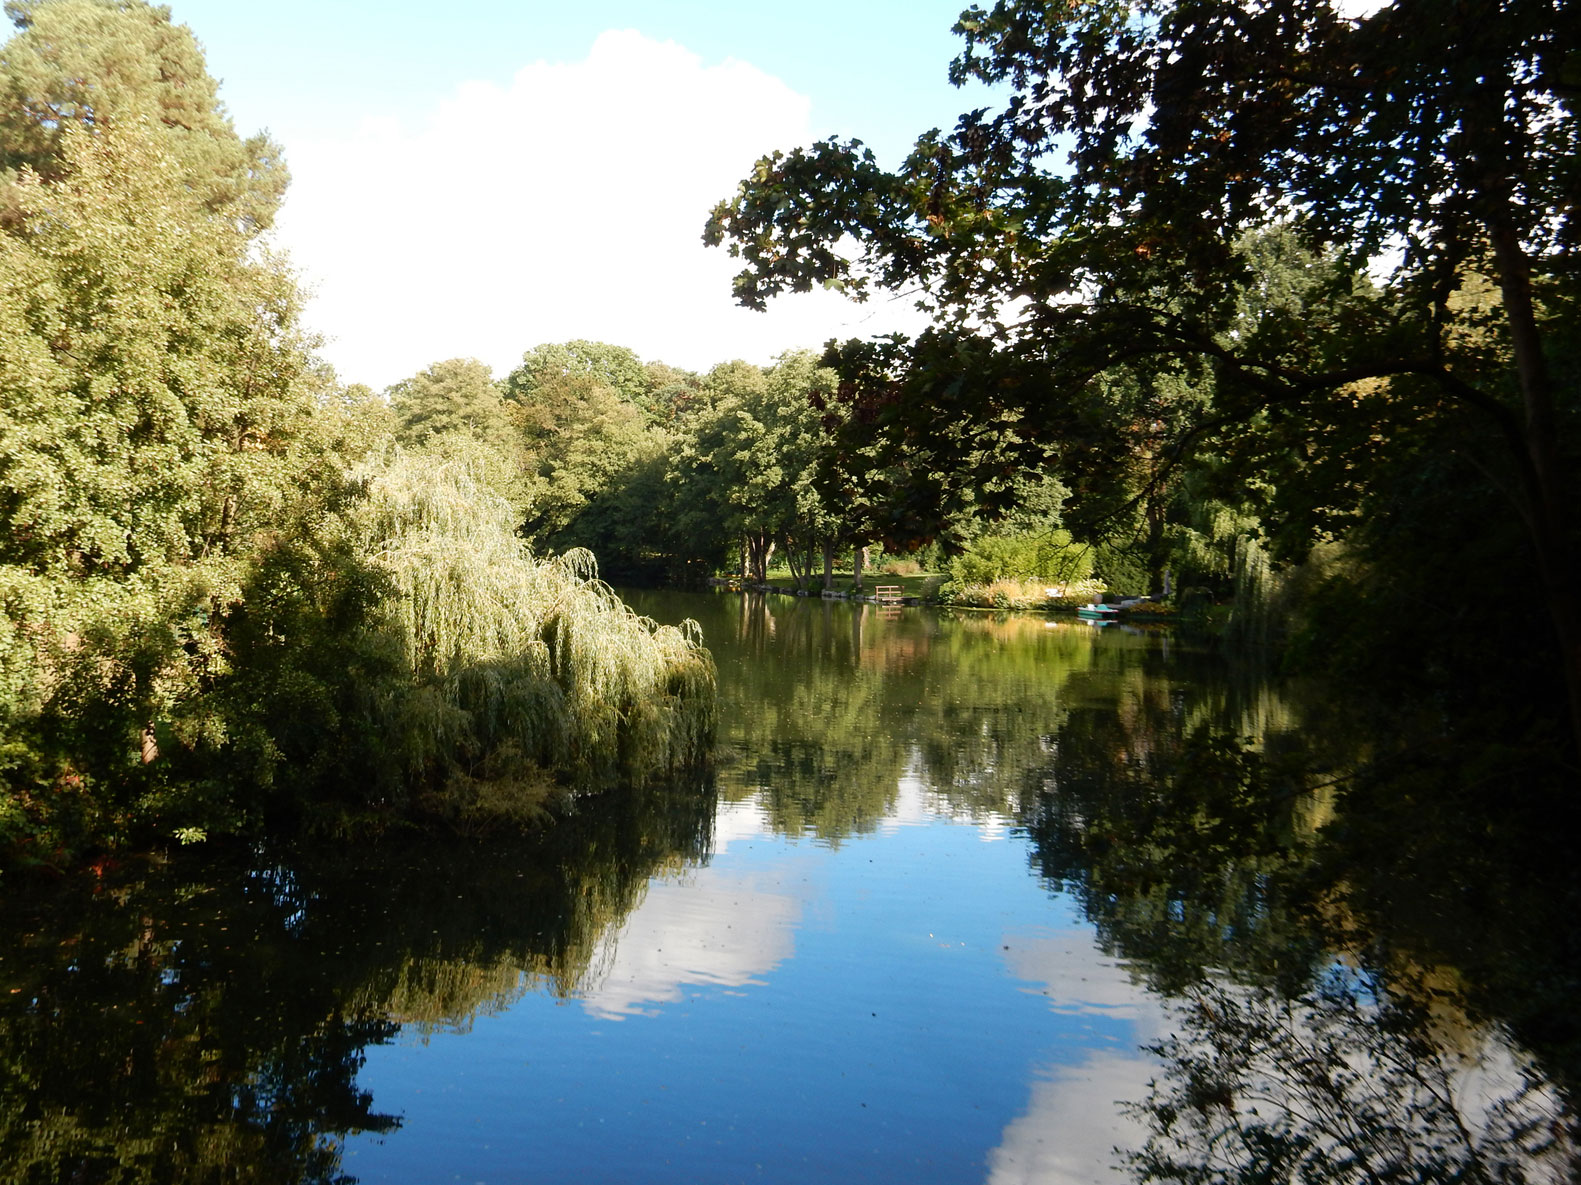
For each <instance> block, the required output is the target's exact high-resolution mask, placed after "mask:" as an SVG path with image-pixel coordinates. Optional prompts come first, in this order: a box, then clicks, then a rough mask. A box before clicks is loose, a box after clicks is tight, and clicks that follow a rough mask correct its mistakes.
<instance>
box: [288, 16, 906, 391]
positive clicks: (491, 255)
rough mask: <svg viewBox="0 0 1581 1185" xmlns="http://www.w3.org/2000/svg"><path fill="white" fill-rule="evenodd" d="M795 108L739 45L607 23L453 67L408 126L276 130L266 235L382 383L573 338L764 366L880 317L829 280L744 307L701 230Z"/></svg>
mask: <svg viewBox="0 0 1581 1185" xmlns="http://www.w3.org/2000/svg"><path fill="white" fill-rule="evenodd" d="M810 108H811V104H810V101H809V100H808V99H807V98H806V97H805V96H803V95H799V94H796V93H795V92H793V91H792V90H791V89H790V88H789V87H787V86H786V85H785V84H784V83H783V82H781V81H779V80H778V79H776V78H773V77H770V76H769V75H767V74H765V73H764V72H762V71H761V70H758V69H756V68H755V67H753V66H751V65H749V64H746V63H744V62H738V61H726V62H724V63H721V64H718V65H704V64H703V62H702V60H701V59H700V58H699V57H697V55H695V54H693V53H691V52H690V51H688V50H686V49H684V48H682V47H681V46H678V45H676V44H674V43H673V42H664V43H660V42H655V41H652V40H650V39H648V38H646V37H644V36H642V35H641V34H639V33H635V32H631V31H624V32H606V33H604V34H602V35H601V36H600V37H599V38H598V40H597V41H596V42H595V43H594V45H593V47H592V49H591V51H590V52H589V54H588V56H587V57H586V58H585V59H584V60H582V61H579V62H569V63H567V62H543V61H540V62H535V63H532V64H531V65H528V66H525V67H523V68H522V69H521V70H520V71H518V72H517V74H516V75H515V77H514V78H513V79H512V80H511V81H510V83H509V84H508V85H503V86H502V85H498V84H496V83H492V82H480V81H472V82H464V83H461V84H460V85H458V86H457V87H456V88H455V89H454V91H453V92H452V93H451V94H450V96H449V97H448V98H446V99H445V100H444V101H443V102H442V103H441V104H440V105H439V106H438V107H437V108H436V109H435V110H434V111H433V112H432V113H431V114H430V115H429V116H428V117H427V118H426V119H424V120H422V121H421V122H420V124H419V125H417V126H412V125H409V124H402V123H400V122H397V121H392V120H389V119H371V118H370V119H367V120H364V121H363V122H362V123H361V124H360V125H359V126H358V128H357V129H356V131H355V132H354V133H351V134H348V135H326V136H325V137H323V138H319V139H313V140H307V141H303V140H296V141H293V142H290V143H287V144H286V152H287V158H288V160H289V163H290V165H291V169H292V173H293V176H294V179H295V180H294V183H293V185H292V190H291V194H290V196H289V197H288V199H287V202H286V207H285V209H284V210H283V212H282V214H281V218H280V233H279V238H280V242H281V244H282V245H283V246H285V247H286V248H287V249H288V250H290V252H291V254H292V256H293V258H294V260H295V262H296V264H297V266H298V267H299V268H301V269H302V271H303V272H304V273H305V275H306V278H307V279H308V281H309V282H310V283H311V284H313V285H314V287H315V290H316V297H315V299H314V301H313V303H312V304H311V306H310V308H309V314H308V316H309V320H310V322H311V323H312V324H313V325H314V326H315V328H317V329H319V330H320V331H321V332H323V333H325V334H327V335H329V336H330V337H331V338H332V339H333V340H332V341H331V342H330V344H329V345H328V346H327V347H326V349H325V351H324V353H325V356H326V357H327V358H328V359H329V360H330V361H331V362H332V363H333V364H334V365H335V366H336V368H337V369H338V370H339V371H340V372H341V375H342V377H343V378H345V379H346V380H348V381H362V382H367V383H370V384H372V385H374V386H376V387H382V386H385V385H387V384H389V383H391V382H394V381H396V380H398V379H400V378H403V377H405V376H407V375H409V374H412V373H414V372H416V371H417V370H419V369H421V368H422V367H424V366H426V365H428V364H430V363H432V362H435V361H438V360H440V359H443V358H448V357H454V356H475V357H478V358H481V359H482V360H483V361H485V362H488V363H489V364H490V365H492V366H494V367H495V369H496V371H497V372H501V373H503V372H504V371H506V370H508V369H509V368H510V367H511V366H513V365H514V364H515V363H516V361H517V360H519V358H520V356H521V353H522V351H523V350H525V349H527V348H529V347H531V346H533V345H536V344H538V343H540V342H545V341H562V340H567V339H570V338H576V337H585V338H594V339H600V340H606V341H612V342H615V343H617V344H621V345H626V346H630V347H631V348H633V349H635V350H636V351H637V352H638V353H639V354H641V355H642V356H643V357H644V358H649V359H653V358H658V359H662V360H664V361H667V362H671V363H673V364H675V365H680V366H687V367H692V368H697V369H701V368H705V367H707V366H709V365H712V364H713V363H714V362H718V361H724V360H727V359H729V358H734V357H746V358H748V359H750V360H753V361H759V362H763V361H767V360H768V358H769V357H771V356H772V355H773V354H775V353H778V352H780V351H781V350H784V349H788V348H793V347H796V346H814V347H815V346H817V345H820V344H821V343H822V342H823V340H824V339H825V338H827V337H829V336H836V335H854V334H862V333H868V332H877V331H879V330H880V329H883V328H888V325H887V324H883V323H878V322H877V318H874V317H873V315H872V314H873V307H869V308H862V307H858V306H853V305H851V304H849V303H848V302H846V301H844V300H843V299H842V298H839V297H837V296H836V295H834V294H831V293H816V294H812V295H809V296H807V297H795V298H788V299H786V300H783V301H781V302H778V304H777V306H776V307H775V308H774V309H771V311H770V312H769V313H768V314H767V315H759V314H753V313H749V312H747V311H746V310H742V309H738V308H736V307H735V306H734V305H733V304H732V302H731V300H730V295H729V278H730V276H731V274H732V273H733V272H734V271H735V270H736V267H737V265H736V263H735V261H733V260H731V259H730V258H729V257H728V256H727V255H726V254H725V252H724V251H722V250H718V249H712V250H711V249H708V248H705V247H704V246H703V245H702V242H701V233H702V228H703V223H704V221H705V219H706V218H707V215H708V211H709V209H710V208H711V207H712V206H713V204H714V203H715V202H717V201H718V200H720V199H721V198H723V197H725V196H727V195H728V194H730V193H731V192H733V191H734V188H735V185H736V183H737V182H738V181H739V180H740V178H741V177H742V176H744V175H745V173H746V172H747V171H748V169H749V168H750V167H751V164H752V162H753V161H754V160H756V159H757V157H758V156H760V155H762V154H764V153H765V152H767V151H769V150H770V149H772V148H776V147H778V148H786V147H790V146H793V145H795V144H798V143H805V142H807V141H809V140H810V139H811V136H810V134H809V114H810ZM897 313H899V310H898V309H897V307H896V306H895V305H889V306H887V308H884V309H881V310H880V311H879V313H878V317H884V316H886V315H887V316H890V317H891V318H893V316H895V315H896V314H897Z"/></svg>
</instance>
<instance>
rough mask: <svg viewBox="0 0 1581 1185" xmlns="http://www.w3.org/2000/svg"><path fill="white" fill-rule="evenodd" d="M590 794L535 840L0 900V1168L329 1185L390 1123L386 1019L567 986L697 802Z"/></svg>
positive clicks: (163, 869)
mask: <svg viewBox="0 0 1581 1185" xmlns="http://www.w3.org/2000/svg"><path fill="white" fill-rule="evenodd" d="M596 805H597V804H589V809H585V810H583V811H582V812H581V813H580V814H579V815H578V816H577V817H576V818H575V819H573V820H571V821H570V822H568V823H567V824H566V825H565V827H564V828H562V829H559V830H556V831H555V832H553V833H551V834H550V835H548V836H546V837H545V838H544V839H542V840H541V841H538V842H514V843H496V844H492V845H490V846H489V847H488V848H486V849H480V848H479V847H478V846H477V845H466V846H462V845H460V844H455V843H435V842H433V841H431V840H430V841H425V842H423V843H421V844H392V845H388V846H386V847H383V848H381V849H379V850H377V851H362V850H353V851H346V850H335V851H312V850H307V849H293V850H291V851H287V852H279V853H271V854H269V855H268V856H267V858H261V857H263V855H264V854H263V853H232V854H231V855H230V856H229V857H222V858H220V859H219V860H218V861H216V858H215V856H214V855H213V854H209V855H207V857H206V859H204V860H203V861H202V862H201V863H200V862H199V861H198V860H197V859H196V858H194V856H193V855H192V854H190V853H188V854H186V855H185V858H183V859H178V860H176V861H174V862H170V863H159V862H156V863H150V864H144V865H138V866H133V867H125V868H119V869H108V870H105V871H104V872H103V875H102V877H101V878H98V879H94V880H92V881H88V882H84V883H71V884H67V885H63V886H58V887H54V888H52V889H39V890H35V891H34V892H32V893H29V894H21V895H18V894H15V893H13V894H12V895H11V896H10V897H9V898H8V899H7V900H6V901H5V902H4V905H3V909H0V926H3V928H4V933H5V934H6V937H7V941H6V943H5V944H4V946H3V948H0V949H3V950H4V955H3V960H0V969H3V971H0V976H3V978H0V985H3V988H0V990H3V992H4V995H3V997H0V1065H3V1066H4V1067H5V1072H4V1073H3V1074H0V1179H4V1180H7V1181H18V1182H23V1181H27V1182H32V1181H38V1182H53V1181H100V1180H106V1181H108V1180H113V1181H117V1182H143V1181H146V1182H150V1183H153V1182H160V1183H164V1182H188V1181H191V1182H196V1181H258V1182H272V1183H280V1182H295V1181H302V1182H330V1181H342V1180H343V1179H344V1178H343V1177H342V1174H341V1164H340V1160H341V1147H342V1143H343V1141H344V1139H345V1138H346V1137H347V1136H349V1135H352V1134H355V1133H367V1132H373V1133H381V1132H391V1131H393V1130H394V1129H395V1128H396V1127H398V1125H399V1124H398V1120H397V1119H396V1118H395V1117H393V1116H391V1115H389V1114H384V1113H380V1112H379V1111H378V1110H377V1109H376V1108H375V1106H374V1102H373V1099H372V1097H371V1095H370V1094H369V1093H368V1092H367V1091H365V1090H363V1089H361V1088H360V1087H359V1085H358V1082H357V1076H358V1071H359V1070H360V1069H361V1067H362V1066H363V1064H364V1060H365V1057H366V1050H367V1049H368V1048H369V1047H370V1046H374V1045H378V1044H381V1043H383V1042H386V1041H388V1040H390V1039H391V1038H393V1036H394V1035H395V1034H396V1033H397V1032H398V1031H399V1030H400V1029H401V1028H403V1027H404V1028H408V1029H410V1030H412V1031H414V1032H418V1033H423V1032H428V1033H434V1032H442V1031H464V1030H465V1029H467V1028H468V1027H469V1026H470V1025H471V1024H472V1023H473V1022H474V1021H475V1020H476V1019H477V1018H478V1017H480V1016H482V1015H487V1014H490V1013H492V1012H497V1011H499V1010H500V1009H502V1008H504V1007H506V1006H507V1005H508V1004H509V1003H510V1002H511V1001H512V1000H513V999H516V998H517V997H519V996H520V995H521V994H522V993H523V992H524V991H528V990H537V991H547V992H551V993H555V994H559V995H564V996H570V995H573V994H575V993H576V992H578V991H579V990H580V989H581V988H582V987H583V986H584V985H585V984H586V983H587V981H588V979H589V977H590V976H591V975H592V974H593V973H594V971H595V966H596V958H597V953H598V951H599V950H600V949H601V946H600V944H601V942H602V941H603V936H604V935H605V934H606V932H607V931H608V930H609V928H610V927H611V926H612V925H613V924H614V923H615V922H616V921H617V920H618V919H619V918H621V917H623V916H625V915H626V914H627V913H629V911H630V910H631V908H632V907H633V906H634V905H635V904H636V903H637V902H638V901H639V900H641V898H642V896H643V894H644V893H645V891H646V889H647V885H648V880H649V878H650V876H652V875H654V874H655V873H658V872H661V871H663V870H665V869H668V868H674V867H680V866H684V865H688V864H693V863H696V862H697V861H699V860H700V859H701V858H702V857H703V855H704V853H705V852H706V850H707V846H708V837H709V833H710V827H711V821H712V805H713V804H712V801H711V799H710V797H709V796H708V795H707V794H704V793H701V792H699V791H698V790H697V789H696V788H692V789H691V790H689V791H688V792H685V793H662V792H659V791H650V792H647V793H645V794H641V795H635V796H631V797H628V798H625V799H623V800H622V801H621V804H620V809H593V807H594V806H596Z"/></svg>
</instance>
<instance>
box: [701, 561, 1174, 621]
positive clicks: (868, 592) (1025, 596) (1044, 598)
mask: <svg viewBox="0 0 1581 1185" xmlns="http://www.w3.org/2000/svg"><path fill="white" fill-rule="evenodd" d="M947 579H948V577H946V576H945V575H944V574H942V573H927V572H923V573H915V574H911V575H905V576H893V575H880V576H878V577H874V578H872V579H868V580H864V581H863V582H862V586H861V587H860V588H858V587H857V586H856V585H855V584H854V583H853V582H852V580H851V578H850V577H849V576H845V577H843V578H841V579H839V580H837V581H835V583H834V586H833V587H832V588H829V589H824V588H822V587H821V583H822V582H821V581H817V582H814V583H813V584H812V585H811V586H809V587H807V588H797V587H796V586H795V584H794V583H787V582H785V581H783V580H775V579H772V578H771V579H769V580H766V581H755V580H745V579H742V578H741V577H739V576H714V577H710V578H709V580H708V585H709V587H710V588H714V589H722V590H725V591H729V592H758V593H764V594H767V595H770V596H783V597H805V598H811V599H815V600H817V599H823V600H832V601H853V602H858V603H867V604H874V605H890V606H913V607H918V606H924V605H932V606H936V607H939V608H949V609H967V610H977V611H984V612H1006V611H1009V612H1017V613H1044V614H1057V615H1064V616H1074V615H1075V614H1076V613H1078V612H1079V611H1080V609H1081V608H1082V606H1084V605H1087V604H1090V603H1092V602H1093V601H1102V600H1103V598H1104V594H1102V593H1101V592H1097V591H1095V590H1094V589H1092V588H1088V587H1083V588H1080V589H1077V588H1063V587H1061V588H1050V587H1047V586H1043V585H1030V584H1029V585H1023V586H1019V589H1018V588H1016V587H1015V586H1009V585H1008V584H1007V585H1003V586H995V587H993V588H986V589H985V588H977V587H975V586H974V587H973V589H972V590H971V592H972V593H974V594H977V595H970V596H965V597H962V596H951V595H950V594H949V593H948V592H943V593H942V595H941V590H943V589H944V588H945V582H946V581H947ZM1028 589H1036V590H1038V591H1040V592H1041V594H1042V595H1041V596H1037V595H1032V594H1029V593H1028V592H1027V591H1026V590H1028ZM1018 594H1019V595H1018ZM1109 603H1111V604H1114V605H1116V606H1118V608H1119V610H1120V612H1121V614H1122V616H1123V617H1124V618H1125V619H1127V620H1132V621H1143V622H1148V623H1153V624H1163V625H1170V624H1176V623H1178V622H1179V620H1180V616H1179V613H1178V612H1177V610H1176V608H1175V606H1173V605H1171V604H1166V603H1163V602H1157V601H1151V600H1149V599H1148V598H1145V597H1126V598H1113V597H1111V599H1110V601H1109Z"/></svg>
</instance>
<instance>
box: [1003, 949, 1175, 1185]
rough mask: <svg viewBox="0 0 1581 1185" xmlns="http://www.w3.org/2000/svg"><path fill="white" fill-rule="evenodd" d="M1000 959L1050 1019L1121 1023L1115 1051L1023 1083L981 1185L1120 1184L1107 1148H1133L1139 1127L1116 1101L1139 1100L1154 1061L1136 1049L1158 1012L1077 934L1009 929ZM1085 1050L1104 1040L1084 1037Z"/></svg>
mask: <svg viewBox="0 0 1581 1185" xmlns="http://www.w3.org/2000/svg"><path fill="white" fill-rule="evenodd" d="M1003 945H1004V946H1005V947H1007V948H1008V949H1006V950H1004V951H1003V952H1002V954H1003V958H1004V960H1005V963H1006V965H1007V966H1008V967H1009V969H1010V972H1011V974H1013V975H1014V976H1015V977H1016V978H1018V979H1022V980H1026V981H1028V982H1029V985H1031V984H1035V985H1037V986H1035V987H1034V986H1028V987H1027V988H1026V989H1025V990H1027V991H1029V992H1035V993H1036V994H1039V995H1044V996H1047V997H1048V1001H1049V1007H1050V1008H1051V1009H1052V1010H1054V1011H1055V1012H1060V1013H1065V1014H1075V1015H1085V1016H1092V1017H1095V1018H1105V1019H1109V1020H1115V1021H1121V1022H1127V1023H1126V1027H1127V1029H1128V1032H1127V1035H1126V1037H1125V1039H1124V1042H1123V1045H1122V1044H1115V1045H1110V1046H1109V1047H1107V1048H1095V1049H1093V1050H1092V1051H1091V1052H1090V1053H1089V1054H1088V1055H1087V1057H1086V1058H1085V1059H1084V1060H1082V1061H1081V1062H1079V1063H1076V1064H1074V1065H1065V1066H1055V1067H1049V1068H1047V1069H1045V1071H1044V1076H1043V1077H1042V1078H1041V1079H1039V1080H1038V1081H1036V1082H1034V1083H1033V1084H1032V1096H1031V1098H1030V1099H1029V1100H1028V1102H1027V1109H1026V1112H1025V1113H1024V1114H1022V1115H1021V1116H1020V1117H1019V1118H1017V1119H1015V1120H1013V1121H1012V1122H1011V1123H1010V1124H1009V1126H1007V1127H1006V1128H1005V1130H1004V1135H1003V1137H1002V1138H1001V1140H1000V1143H999V1147H997V1148H995V1149H994V1150H993V1152H991V1153H990V1154H989V1157H988V1169H989V1172H988V1181H989V1183H990V1185H1076V1183H1082V1185H1085V1183H1087V1182H1097V1181H1120V1180H1123V1179H1125V1178H1124V1175H1123V1174H1122V1173H1121V1172H1120V1170H1119V1169H1117V1168H1116V1167H1114V1162H1115V1161H1116V1160H1117V1159H1118V1157H1117V1156H1116V1154H1115V1152H1114V1149H1115V1146H1116V1145H1119V1146H1122V1147H1135V1146H1137V1145H1139V1144H1140V1143H1141V1141H1142V1139H1143V1138H1144V1137H1145V1135H1146V1131H1145V1128H1144V1127H1143V1125H1141V1124H1140V1123H1138V1122H1137V1121H1136V1120H1133V1119H1131V1118H1129V1117H1127V1116H1126V1115H1124V1114H1122V1113H1121V1111H1120V1106H1119V1104H1120V1102H1121V1101H1122V1100H1124V1101H1136V1100H1138V1099H1141V1098H1142V1097H1143V1096H1144V1095H1145V1094H1146V1093H1147V1083H1148V1080H1149V1079H1150V1078H1152V1077H1154V1076H1155V1075H1156V1074H1157V1072H1158V1063H1157V1062H1156V1061H1155V1060H1154V1059H1153V1058H1151V1057H1149V1056H1147V1055H1145V1054H1143V1053H1142V1052H1141V1048H1140V1047H1141V1046H1142V1045H1143V1044H1145V1043H1147V1042H1150V1041H1153V1040H1155V1039H1156V1038H1157V1037H1158V1036H1159V1035H1160V1034H1161V1033H1162V1032H1163V1031H1164V1028H1165V1013H1164V1009H1163V1007H1162V1005H1161V1004H1160V1002H1159V1001H1158V1000H1157V999H1156V998H1155V997H1153V996H1150V995H1142V994H1141V993H1140V991H1139V990H1138V988H1137V986H1136V985H1135V984H1134V983H1133V982H1132V981H1131V977H1130V975H1129V973H1128V972H1127V971H1126V968H1125V966H1124V964H1123V963H1120V962H1117V961H1116V960H1114V959H1110V958H1106V957H1105V956H1104V955H1103V954H1102V952H1100V951H1098V950H1097V949H1096V948H1095V947H1094V946H1093V941H1092V934H1091V932H1090V931H1088V930H1083V929H1060V930H1038V931H1022V932H1012V933H1008V934H1006V935H1005V936H1004V939H1003ZM1093 1041H1094V1044H1098V1043H1100V1042H1103V1041H1105V1038H1104V1037H1103V1036H1102V1035H1100V1034H1094V1036H1093Z"/></svg>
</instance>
